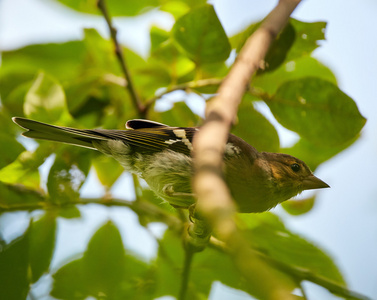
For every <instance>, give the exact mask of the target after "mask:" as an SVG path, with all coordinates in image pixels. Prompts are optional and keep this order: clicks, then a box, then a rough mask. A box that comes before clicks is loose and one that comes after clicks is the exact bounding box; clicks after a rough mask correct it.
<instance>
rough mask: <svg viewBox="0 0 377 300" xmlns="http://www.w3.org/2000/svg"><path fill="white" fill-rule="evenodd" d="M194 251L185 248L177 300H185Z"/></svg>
mask: <svg viewBox="0 0 377 300" xmlns="http://www.w3.org/2000/svg"><path fill="white" fill-rule="evenodd" d="M194 254H195V251H194V250H193V249H192V248H191V247H185V262H184V264H183V271H182V278H181V288H180V291H179V297H178V300H185V299H186V296H187V287H188V283H189V279H190V271H191V266H192V259H193V257H194Z"/></svg>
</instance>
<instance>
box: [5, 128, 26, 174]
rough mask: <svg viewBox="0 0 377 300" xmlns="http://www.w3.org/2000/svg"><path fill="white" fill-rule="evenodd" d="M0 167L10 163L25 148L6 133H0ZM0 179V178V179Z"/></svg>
mask: <svg viewBox="0 0 377 300" xmlns="http://www.w3.org/2000/svg"><path fill="white" fill-rule="evenodd" d="M0 149H1V156H0V169H1V168H4V167H5V166H6V165H8V164H10V163H12V162H13V161H14V160H16V158H17V157H18V155H20V154H21V152H23V151H25V148H24V147H23V146H22V145H21V144H20V143H19V142H17V141H16V140H15V139H14V138H13V137H11V136H9V135H8V134H4V133H0ZM0 180H1V179H0Z"/></svg>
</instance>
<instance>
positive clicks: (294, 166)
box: [261, 152, 330, 201]
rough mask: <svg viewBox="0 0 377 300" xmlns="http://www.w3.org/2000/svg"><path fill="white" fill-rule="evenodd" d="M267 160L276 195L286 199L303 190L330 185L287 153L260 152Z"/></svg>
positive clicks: (282, 199)
mask: <svg viewBox="0 0 377 300" xmlns="http://www.w3.org/2000/svg"><path fill="white" fill-rule="evenodd" d="M261 154H262V155H263V157H264V158H265V159H266V160H267V162H268V164H269V166H270V169H271V175H272V177H273V180H274V184H275V186H276V189H277V193H278V194H279V195H278V197H279V198H280V199H281V201H284V200H287V199H289V198H291V197H293V196H296V195H297V194H299V193H301V192H302V191H304V190H312V189H321V188H328V187H330V186H329V185H328V184H327V183H325V182H324V181H322V180H321V179H319V178H318V177H316V176H314V175H313V173H312V171H311V170H310V169H309V167H308V166H307V165H306V164H305V163H304V162H303V161H302V160H300V159H298V158H295V157H293V156H291V155H288V154H281V153H269V152H263V153H261Z"/></svg>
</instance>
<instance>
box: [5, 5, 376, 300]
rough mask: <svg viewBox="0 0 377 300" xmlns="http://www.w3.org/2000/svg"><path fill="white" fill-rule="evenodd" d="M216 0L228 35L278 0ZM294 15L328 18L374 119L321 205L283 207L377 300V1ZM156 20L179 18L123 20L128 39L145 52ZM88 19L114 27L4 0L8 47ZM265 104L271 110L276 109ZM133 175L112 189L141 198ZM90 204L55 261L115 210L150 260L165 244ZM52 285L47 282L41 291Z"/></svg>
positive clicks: (75, 34)
mask: <svg viewBox="0 0 377 300" xmlns="http://www.w3.org/2000/svg"><path fill="white" fill-rule="evenodd" d="M211 3H213V4H214V6H215V10H216V12H217V14H218V16H219V18H220V21H221V22H222V24H223V26H224V28H225V30H226V32H227V34H229V35H231V34H234V33H236V32H237V31H238V30H241V29H242V28H244V27H245V26H246V25H248V24H249V23H251V22H253V21H256V20H259V19H260V18H262V17H264V16H265V15H266V14H267V13H268V12H269V11H270V10H271V8H272V7H273V6H274V5H275V4H276V1H272V0H264V1H263V2H261V1H258V0H233V1H227V0H218V1H211ZM261 3H263V4H261ZM293 17H295V18H297V19H299V20H301V21H307V22H315V21H326V22H328V26H327V30H326V39H327V40H326V41H324V42H323V43H321V45H322V46H321V47H320V48H319V49H317V50H315V52H314V56H315V57H316V58H317V59H319V60H320V61H321V62H323V63H324V64H325V65H327V66H328V67H330V68H331V69H332V71H333V72H334V73H335V75H336V77H337V79H338V83H339V86H340V88H341V89H342V90H343V91H344V92H345V93H346V94H348V95H349V96H350V97H352V98H353V99H354V100H355V101H356V103H357V105H358V107H359V110H360V112H361V114H362V115H363V116H364V117H366V118H367V123H366V126H365V127H364V129H363V131H362V135H361V138H360V139H359V140H358V141H357V142H356V143H355V144H354V145H352V146H351V147H350V148H348V149H347V150H345V151H344V152H342V153H341V154H339V155H337V156H336V157H334V158H333V159H331V160H330V161H328V162H326V163H324V164H323V165H321V167H320V168H318V170H317V171H316V175H317V176H319V177H320V178H321V179H323V180H324V181H326V182H327V183H329V184H330V185H331V189H326V190H324V191H321V192H320V193H319V197H318V201H317V202H316V205H315V207H314V208H313V209H312V211H310V212H309V213H308V214H305V215H303V216H298V217H293V216H290V215H288V214H286V213H285V212H284V211H283V210H282V209H281V208H280V207H277V208H276V209H275V210H274V212H276V213H278V214H279V215H280V216H281V217H282V218H283V219H284V221H285V224H286V225H287V227H289V228H290V229H291V230H292V231H293V232H296V233H299V234H301V235H303V236H304V237H306V238H307V239H308V240H309V241H311V242H313V243H314V244H316V245H318V246H319V247H320V248H322V249H324V250H325V251H326V252H327V253H329V254H330V255H331V256H332V257H333V259H334V261H335V262H336V263H337V264H338V266H339V267H340V269H341V271H342V272H343V275H344V276H345V278H346V280H347V282H348V283H349V286H350V288H351V289H353V290H355V291H358V292H361V293H364V294H366V295H368V296H369V297H371V298H372V299H377V176H376V174H377V173H376V170H377V138H376V137H377V92H376V90H377V89H376V85H377V71H376V68H377V37H376V33H375V32H376V28H377V1H375V0H360V1H354V0H331V1H328V0H306V1H303V2H302V3H301V5H300V6H299V8H298V9H297V10H296V11H295V12H294V14H293ZM151 24H159V26H162V27H164V28H166V29H169V28H170V26H171V25H172V24H173V19H172V18H171V17H170V15H168V14H160V13H158V14H157V13H156V12H150V13H148V14H146V15H143V16H140V17H136V18H129V19H125V18H123V19H115V25H116V27H118V29H119V30H118V32H119V39H120V41H121V42H122V43H123V44H125V45H127V46H128V47H129V48H131V49H133V50H135V51H137V52H138V53H140V54H141V55H143V56H146V55H147V53H148V50H149V28H150V26H151ZM84 27H87V28H96V29H97V30H98V31H99V32H101V34H103V35H104V36H108V33H107V28H106V26H105V23H104V20H103V19H102V18H101V17H96V16H91V15H82V14H79V13H76V12H74V11H72V10H69V9H67V8H65V7H63V6H61V5H60V4H58V3H55V2H52V1H49V0H0V48H1V49H2V50H11V49H15V48H18V47H21V46H25V45H28V44H33V43H45V42H64V41H68V40H76V39H81V38H82V36H83V31H82V29H83V28H84ZM196 109H197V111H198V112H199V113H200V112H201V111H202V109H203V106H202V105H200V103H199V102H198V106H197V108H196ZM262 109H263V108H262ZM263 111H266V113H267V114H268V115H270V113H269V112H268V110H265V109H263ZM125 121H126V120H125ZM172 125H174V124H172ZM313 126H315V124H313ZM278 129H279V134H280V137H281V140H282V143H283V144H284V145H287V144H289V143H292V141H293V140H294V134H291V133H289V132H288V131H287V130H285V129H282V128H281V127H279V128H278ZM27 146H28V147H33V143H30V142H29V143H28V144H27ZM51 163H52V159H49V160H48V161H47V162H46V164H45V166H44V168H43V169H42V172H43V173H46V170H48V166H49V165H51ZM91 175H92V176H90V179H89V181H88V182H87V183H86V184H85V186H84V187H83V189H82V194H83V196H88V197H89V196H98V195H101V194H102V193H103V190H101V188H99V187H98V181H97V179H96V178H95V175H94V174H93V173H91ZM127 178H129V175H127V174H124V175H122V177H121V178H120V180H118V182H117V183H116V185H115V186H114V188H113V192H114V194H115V196H117V197H120V198H128V199H129V198H130V197H132V196H130V195H125V194H124V191H125V190H130V189H131V190H132V187H131V186H130V185H129V180H127ZM304 196H305V194H304ZM81 212H82V215H83V218H81V219H79V220H60V221H59V226H60V227H59V229H60V231H59V235H58V241H57V243H58V244H57V247H56V249H57V250H56V253H55V256H54V258H53V262H52V267H53V270H54V269H55V270H56V269H57V268H58V267H59V266H60V265H61V264H62V263H63V262H65V261H66V260H67V259H68V258H70V257H71V256H72V255H73V254H76V253H80V252H82V251H84V250H85V248H86V245H87V242H88V240H89V238H90V237H91V235H92V234H93V232H94V230H96V229H97V228H98V227H99V226H101V224H103V222H105V221H106V220H107V219H108V218H112V219H113V220H114V221H115V222H116V223H117V224H118V225H119V228H120V230H121V233H122V236H123V240H124V243H125V245H126V247H127V248H128V249H131V250H135V251H137V252H139V253H140V254H141V255H142V256H143V257H144V258H145V259H150V258H151V257H153V254H154V252H155V249H156V244H155V242H154V240H153V239H151V237H150V233H149V232H148V231H146V230H145V229H143V228H139V227H135V222H137V221H136V216H135V215H134V214H133V213H132V212H130V211H129V210H127V209H125V208H119V207H116V208H103V207H99V206H95V205H93V206H85V207H83V208H82V209H81ZM27 226H28V214H27V213H24V212H17V213H10V214H7V215H6V216H5V218H2V221H0V229H1V232H2V234H3V236H4V238H5V239H6V240H8V241H9V240H12V239H13V238H15V237H16V236H18V235H20V234H21V233H22V232H23V230H25V229H26V227H27ZM162 229H163V226H162V225H159V224H154V225H151V227H150V230H151V232H153V233H154V234H156V235H160V234H161V232H162ZM310 287H311V288H310V292H309V299H336V297H335V296H333V295H331V294H329V293H328V292H327V291H325V290H322V289H321V288H318V287H315V286H312V285H310ZM44 288H45V289H46V287H40V290H41V291H43V289H44ZM42 294H43V292H41V295H42ZM220 295H221V296H220ZM165 298H167V297H165ZM210 298H211V299H229V298H231V299H240V300H241V299H250V297H249V296H247V295H245V294H244V293H241V292H238V291H235V290H232V289H228V288H226V287H224V286H222V285H220V284H216V289H215V291H214V292H213V293H212V294H211V297H210Z"/></svg>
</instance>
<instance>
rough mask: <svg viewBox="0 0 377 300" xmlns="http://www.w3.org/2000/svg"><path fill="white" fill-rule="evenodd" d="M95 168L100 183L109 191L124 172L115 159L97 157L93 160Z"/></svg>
mask: <svg viewBox="0 0 377 300" xmlns="http://www.w3.org/2000/svg"><path fill="white" fill-rule="evenodd" d="M93 166H94V168H95V170H96V173H97V176H98V179H99V181H100V182H101V183H102V184H103V185H104V186H105V187H106V188H107V189H109V188H110V187H111V186H112V185H113V184H114V183H115V181H116V180H117V179H118V178H119V176H120V175H121V174H122V173H123V172H124V169H123V167H122V166H121V165H120V164H119V162H117V161H116V160H114V158H112V157H109V156H105V155H102V154H101V155H97V156H96V158H95V159H94V160H93Z"/></svg>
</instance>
